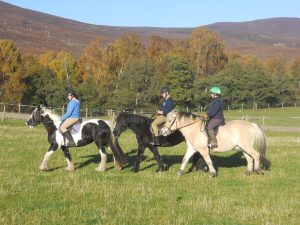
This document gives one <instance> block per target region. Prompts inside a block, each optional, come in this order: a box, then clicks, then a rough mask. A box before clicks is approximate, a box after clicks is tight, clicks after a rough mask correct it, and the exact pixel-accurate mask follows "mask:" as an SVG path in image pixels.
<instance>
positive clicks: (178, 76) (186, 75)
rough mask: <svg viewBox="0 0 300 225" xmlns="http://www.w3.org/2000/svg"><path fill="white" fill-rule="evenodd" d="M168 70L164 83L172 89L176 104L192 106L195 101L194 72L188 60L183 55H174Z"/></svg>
mask: <svg viewBox="0 0 300 225" xmlns="http://www.w3.org/2000/svg"><path fill="white" fill-rule="evenodd" d="M166 72H167V73H166V79H165V81H164V83H163V85H165V86H168V87H169V88H170V89H171V93H172V96H173V98H174V102H175V104H176V105H178V106H180V107H186V106H191V105H192V102H193V80H194V73H193V71H192V70H191V69H190V64H189V63H188V60H187V59H186V58H184V57H183V56H181V55H174V56H172V57H171V58H170V61H169V63H168V65H167V70H166Z"/></svg>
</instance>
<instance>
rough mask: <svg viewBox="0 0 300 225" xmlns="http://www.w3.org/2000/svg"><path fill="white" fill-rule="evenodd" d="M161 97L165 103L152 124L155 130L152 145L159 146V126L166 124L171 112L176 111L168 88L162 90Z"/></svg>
mask: <svg viewBox="0 0 300 225" xmlns="http://www.w3.org/2000/svg"><path fill="white" fill-rule="evenodd" d="M160 95H161V96H162V97H163V99H164V102H163V103H162V104H161V106H160V107H159V110H157V112H156V115H155V118H154V120H153V122H152V123H151V128H152V130H153V133H154V135H153V141H152V142H151V144H152V145H157V146H159V145H160V143H159V134H158V126H159V125H160V124H163V123H164V122H166V116H167V114H168V113H169V112H171V111H172V110H173V109H174V102H173V99H172V97H171V94H170V89H169V88H167V87H163V88H161V90H160Z"/></svg>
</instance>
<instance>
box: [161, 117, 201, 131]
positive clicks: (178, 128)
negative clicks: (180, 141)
mask: <svg viewBox="0 0 300 225" xmlns="http://www.w3.org/2000/svg"><path fill="white" fill-rule="evenodd" d="M176 117H177V116H176ZM176 117H174V121H173V122H172V124H171V126H172V125H173V123H174V122H175V121H176V129H175V130H171V128H169V127H167V126H164V127H166V128H167V129H168V130H169V131H170V132H171V133H173V132H174V131H176V130H180V129H181V128H184V127H188V126H190V125H192V124H194V123H198V122H200V121H203V120H202V118H201V117H200V119H198V120H196V121H193V122H192V123H189V124H186V125H184V126H181V127H178V126H177V118H176ZM171 126H170V127H171Z"/></svg>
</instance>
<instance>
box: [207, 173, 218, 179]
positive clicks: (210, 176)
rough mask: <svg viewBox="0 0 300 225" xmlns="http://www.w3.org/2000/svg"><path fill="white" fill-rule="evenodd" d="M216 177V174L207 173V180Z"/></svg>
mask: <svg viewBox="0 0 300 225" xmlns="http://www.w3.org/2000/svg"><path fill="white" fill-rule="evenodd" d="M216 176H217V173H213V172H210V173H209V178H214V177H216Z"/></svg>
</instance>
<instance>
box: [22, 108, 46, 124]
mask: <svg viewBox="0 0 300 225" xmlns="http://www.w3.org/2000/svg"><path fill="white" fill-rule="evenodd" d="M50 121H51V119H50V117H49V110H47V109H46V108H45V107H44V106H42V105H38V106H37V107H36V108H35V109H34V110H33V112H32V113H31V115H30V117H29V119H28V120H27V122H26V125H27V126H29V127H34V126H36V125H38V124H40V123H46V122H50Z"/></svg>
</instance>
